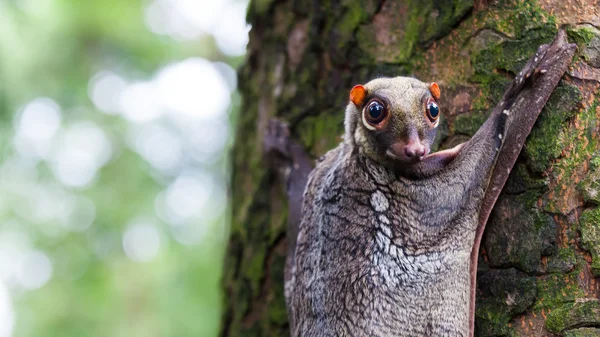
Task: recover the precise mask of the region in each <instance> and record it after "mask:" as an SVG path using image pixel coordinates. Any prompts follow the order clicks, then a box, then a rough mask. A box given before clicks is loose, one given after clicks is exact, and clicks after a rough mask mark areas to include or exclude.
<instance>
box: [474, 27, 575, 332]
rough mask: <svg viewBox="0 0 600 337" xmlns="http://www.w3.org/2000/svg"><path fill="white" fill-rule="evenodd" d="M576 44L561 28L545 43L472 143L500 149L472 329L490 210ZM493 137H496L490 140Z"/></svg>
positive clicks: (486, 206) (482, 215) (487, 201)
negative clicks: (485, 143) (568, 38)
mask: <svg viewBox="0 0 600 337" xmlns="http://www.w3.org/2000/svg"><path fill="white" fill-rule="evenodd" d="M575 49H576V45H575V44H569V43H568V42H567V38H566V33H565V32H564V31H562V30H561V31H560V32H559V33H558V35H557V37H556V38H555V39H554V41H553V42H552V44H550V45H542V46H540V48H539V49H538V51H537V53H536V54H535V55H534V56H533V57H532V58H531V59H530V60H529V61H528V62H527V64H526V65H525V67H524V68H523V70H522V71H521V72H520V73H519V74H518V75H517V76H516V77H515V79H514V80H513V82H512V83H511V85H510V86H509V88H508V89H507V90H506V92H505V93H504V96H503V97H502V100H501V102H500V103H499V104H498V105H497V106H496V108H495V109H494V111H493V113H492V115H491V116H490V118H489V119H488V121H487V122H486V123H485V125H484V126H483V127H482V128H481V129H480V130H479V131H478V132H477V134H475V136H473V139H471V140H470V141H469V143H470V142H487V143H488V144H490V145H491V146H493V147H494V148H490V149H489V150H490V151H497V152H498V154H497V155H496V156H495V161H494V163H492V165H491V166H490V168H489V169H490V171H491V174H489V175H488V176H487V179H486V182H487V184H485V185H484V188H485V195H484V198H483V201H482V205H481V208H480V211H479V221H478V226H477V230H476V235H475V241H474V245H473V249H472V251H471V268H470V272H471V305H470V313H469V315H470V331H471V336H472V335H473V333H474V326H475V289H476V275H477V257H478V255H479V245H480V243H481V237H482V235H483V231H484V229H485V224H486V222H487V220H488V217H489V215H490V212H491V210H492V208H493V206H494V204H495V202H496V199H497V198H498V195H499V194H500V191H501V190H502V188H503V186H504V183H505V182H506V179H507V178H508V175H509V174H510V171H511V170H512V167H513V165H514V164H515V161H516V160H517V157H518V156H519V153H520V152H521V148H522V147H523V144H524V143H525V139H526V138H527V136H528V135H529V133H530V132H531V129H532V127H533V125H534V124H535V121H536V119H537V117H538V115H539V114H540V112H541V111H542V108H543V107H544V105H545V104H546V101H547V100H548V98H549V97H550V94H552V92H553V91H554V88H555V87H556V85H557V84H558V82H559V81H560V79H561V77H562V76H563V74H564V73H565V71H566V70H567V67H568V66H569V64H570V62H571V60H572V59H573V55H574V53H575ZM490 139H493V141H492V142H490Z"/></svg>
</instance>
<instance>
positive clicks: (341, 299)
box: [265, 31, 575, 337]
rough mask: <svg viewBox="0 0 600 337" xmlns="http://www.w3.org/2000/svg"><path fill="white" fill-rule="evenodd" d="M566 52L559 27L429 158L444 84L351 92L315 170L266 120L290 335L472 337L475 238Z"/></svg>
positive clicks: (569, 47) (383, 83)
mask: <svg viewBox="0 0 600 337" xmlns="http://www.w3.org/2000/svg"><path fill="white" fill-rule="evenodd" d="M574 52H575V45H573V44H569V43H567V40H566V36H565V33H564V32H563V31H560V32H559V34H558V36H557V38H556V39H555V40H554V42H553V43H552V44H551V45H543V46H541V47H540V48H539V49H538V51H537V53H536V54H535V55H534V56H533V57H532V58H531V59H530V60H529V61H528V62H527V64H526V65H525V66H524V68H523V70H522V71H521V72H520V73H519V74H517V75H516V77H515V78H514V81H513V82H512V84H511V85H510V86H509V88H508V89H507V90H506V92H505V94H504V96H503V97H502V100H501V101H500V102H499V104H498V105H497V107H496V108H495V109H494V110H493V112H492V113H491V115H490V116H489V118H488V120H487V121H486V122H485V123H484V124H483V126H481V128H480V129H479V131H478V132H477V133H476V134H475V135H474V136H473V137H472V139H471V140H469V141H468V142H466V143H463V144H461V145H458V146H457V147H455V148H453V149H450V150H445V151H440V152H436V153H430V147H431V144H432V142H433V140H434V137H435V134H436V127H437V126H438V124H439V122H440V109H441V108H440V107H439V106H438V100H439V98H440V88H439V86H438V85H437V84H436V83H423V82H421V81H419V80H417V79H414V78H408V77H395V78H379V79H375V80H372V81H370V82H368V83H367V84H365V85H357V86H355V87H354V88H352V90H351V91H350V102H349V104H348V106H347V108H346V115H345V135H344V140H343V142H342V143H341V144H340V145H339V146H338V147H336V148H335V149H333V150H331V151H329V152H328V153H327V154H326V155H325V156H324V157H323V158H322V159H321V160H320V162H319V163H318V164H317V165H316V167H315V168H314V170H312V172H310V170H311V165H310V160H309V158H308V156H307V155H306V154H305V153H304V152H303V150H302V148H301V146H300V145H299V144H298V143H296V142H294V141H293V140H291V139H290V138H289V131H288V130H287V129H286V128H285V125H283V124H281V123H279V122H275V121H273V122H271V124H270V128H269V131H268V135H267V137H266V140H265V141H266V142H265V145H266V146H267V147H268V148H269V149H270V150H272V152H277V153H279V155H281V156H280V158H283V162H284V163H286V164H285V165H283V166H281V163H280V166H281V167H283V170H281V172H282V173H283V174H284V177H285V178H286V181H287V191H288V196H289V199H290V212H289V217H288V240H289V246H290V248H289V252H288V258H287V262H286V271H285V273H286V275H285V296H286V304H287V308H288V315H289V320H290V329H291V335H292V336H293V337H330V336H331V337H333V336H360V337H362V336H378V337H379V336H381V337H383V336H472V335H473V333H474V312H475V309H474V307H475V276H476V271H477V256H478V250H479V243H480V240H481V236H482V233H483V228H484V226H485V223H486V221H487V218H488V216H489V213H490V211H491V209H492V207H493V205H494V203H495V201H496V199H497V197H498V194H499V193H500V190H501V189H502V187H503V185H504V183H505V181H506V179H507V177H508V175H509V173H510V171H511V169H512V166H513V165H514V162H515V161H516V159H517V157H518V155H519V152H520V150H521V148H522V146H523V144H524V142H525V139H526V137H527V135H528V134H529V132H530V131H531V128H532V127H533V124H534V122H535V120H536V119H537V116H538V114H539V113H540V111H541V110H542V108H543V106H544V105H545V103H546V101H547V99H548V97H549V96H550V94H551V93H552V91H553V90H554V87H555V86H556V85H557V84H558V81H559V80H560V78H561V77H562V75H563V74H564V72H565V71H566V69H567V67H568V65H569V62H570V60H571V59H572V57H573V55H574ZM286 165H287V166H286ZM281 167H280V168H281ZM309 172H310V174H308V173H309ZM305 186H306V187H305ZM302 191H303V193H302ZM300 204H301V205H302V206H301V208H300Z"/></svg>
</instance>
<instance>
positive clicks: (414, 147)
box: [386, 138, 429, 163]
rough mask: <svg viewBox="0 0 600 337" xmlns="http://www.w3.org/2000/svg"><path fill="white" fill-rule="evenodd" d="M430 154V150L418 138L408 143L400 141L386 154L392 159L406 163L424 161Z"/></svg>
mask: <svg viewBox="0 0 600 337" xmlns="http://www.w3.org/2000/svg"><path fill="white" fill-rule="evenodd" d="M428 152H429V149H427V147H425V145H423V144H422V143H421V141H420V140H419V139H418V138H412V139H410V140H409V141H408V142H404V141H398V142H396V143H394V144H392V145H391V146H390V147H389V148H388V150H387V152H386V154H387V155H388V156H389V157H391V158H392V159H396V160H400V161H403V162H406V163H416V162H419V161H421V160H423V158H425V156H427V154H428Z"/></svg>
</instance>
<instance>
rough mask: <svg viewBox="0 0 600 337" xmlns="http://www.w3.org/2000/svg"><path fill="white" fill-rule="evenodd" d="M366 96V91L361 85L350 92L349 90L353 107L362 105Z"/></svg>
mask: <svg viewBox="0 0 600 337" xmlns="http://www.w3.org/2000/svg"><path fill="white" fill-rule="evenodd" d="M366 95H367V89H365V87H363V86H362V85H360V84H359V85H355V86H354V88H352V90H350V100H351V101H352V103H354V105H356V106H359V105H361V104H362V103H363V100H364V99H365V96H366Z"/></svg>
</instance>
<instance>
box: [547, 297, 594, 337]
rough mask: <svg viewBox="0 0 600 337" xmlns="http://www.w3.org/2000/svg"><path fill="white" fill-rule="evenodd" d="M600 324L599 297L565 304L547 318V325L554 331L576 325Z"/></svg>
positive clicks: (560, 330)
mask: <svg viewBox="0 0 600 337" xmlns="http://www.w3.org/2000/svg"><path fill="white" fill-rule="evenodd" d="M598 325H600V303H599V302H598V300H597V299H594V300H590V301H587V302H580V303H569V304H565V305H563V306H560V307H559V308H556V309H555V310H553V311H551V312H550V313H549V314H548V318H547V319H546V327H547V328H548V330H549V331H551V332H554V333H560V332H562V331H563V330H565V329H569V328H574V327H580V326H598Z"/></svg>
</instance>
